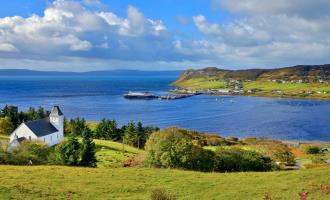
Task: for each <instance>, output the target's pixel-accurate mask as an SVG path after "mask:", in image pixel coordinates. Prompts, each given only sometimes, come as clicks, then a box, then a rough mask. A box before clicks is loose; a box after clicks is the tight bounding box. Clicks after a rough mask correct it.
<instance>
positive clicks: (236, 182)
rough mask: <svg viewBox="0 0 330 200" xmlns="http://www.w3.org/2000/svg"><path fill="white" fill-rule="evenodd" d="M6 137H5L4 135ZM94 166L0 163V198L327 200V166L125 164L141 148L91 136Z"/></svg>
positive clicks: (328, 182)
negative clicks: (160, 193) (161, 194)
mask: <svg viewBox="0 0 330 200" xmlns="http://www.w3.org/2000/svg"><path fill="white" fill-rule="evenodd" d="M3 138H4V137H3ZM94 141H95V143H96V147H97V154H96V155H97V159H98V160H99V162H98V167H97V168H82V167H65V166H10V165H0V199H123V200H124V199H125V200H128V199H132V200H139V199H141V200H142V199H150V194H151V192H152V191H153V190H155V189H164V190H166V191H167V192H169V193H170V194H172V195H174V196H175V197H176V198H177V199H189V200H192V199H196V200H197V199H198V200H199V199H207V200H209V199H219V200H220V199H246V200H248V199H260V200H261V199H263V198H264V197H265V196H266V195H268V196H270V197H271V198H272V199H288V200H292V199H299V193H300V192H302V191H307V192H308V193H309V198H310V199H318V200H322V199H329V197H330V194H329V191H328V190H327V189H326V188H327V187H326V186H329V185H330V176H329V174H330V167H319V168H315V169H303V170H295V171H274V172H244V173H243V172H240V173H202V172H193V171H184V170H177V169H156V168H146V167H143V166H140V167H129V168H125V167H123V162H124V161H125V160H127V159H130V158H133V157H134V156H136V155H138V154H143V153H144V151H143V150H138V149H136V148H133V147H130V146H127V145H122V144H121V143H116V142H112V141H104V140H94Z"/></svg>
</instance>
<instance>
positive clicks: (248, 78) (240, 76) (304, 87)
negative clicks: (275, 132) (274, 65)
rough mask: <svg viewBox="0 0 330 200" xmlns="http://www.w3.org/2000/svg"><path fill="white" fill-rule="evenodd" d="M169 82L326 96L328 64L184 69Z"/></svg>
mask: <svg viewBox="0 0 330 200" xmlns="http://www.w3.org/2000/svg"><path fill="white" fill-rule="evenodd" d="M171 85H173V86H176V87H179V88H183V89H189V90H204V91H205V90H219V89H232V90H233V89H240V90H242V92H240V94H241V95H255V96H276V97H294V98H317V99H330V64H328V65H299V66H294V67H286V68H278V69H248V70H223V69H218V68H205V69H199V70H186V71H185V72H183V73H182V74H181V76H180V77H179V78H178V79H177V80H176V81H175V82H173V83H172V84H171Z"/></svg>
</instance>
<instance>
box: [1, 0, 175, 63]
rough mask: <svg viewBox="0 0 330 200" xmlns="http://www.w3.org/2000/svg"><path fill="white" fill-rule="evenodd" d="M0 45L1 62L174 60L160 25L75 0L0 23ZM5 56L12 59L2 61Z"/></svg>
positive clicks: (134, 13) (132, 12)
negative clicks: (20, 59) (40, 13)
mask: <svg viewBox="0 0 330 200" xmlns="http://www.w3.org/2000/svg"><path fill="white" fill-rule="evenodd" d="M84 3H85V4H99V1H90V0H89V1H84ZM0 44H1V45H0V57H3V58H15V59H19V58H22V59H37V60H38V59H40V60H44V59H50V60H51V59H56V58H59V57H63V56H65V57H70V56H74V57H87V58H91V57H94V58H100V59H109V60H110V59H127V60H141V61H143V60H145V61H158V60H177V59H179V57H176V55H175V54H174V53H173V52H171V51H170V49H171V48H172V40H171V38H170V36H169V34H167V33H166V27H165V25H164V24H163V22H162V21H161V20H153V19H149V18H146V17H145V16H144V15H143V14H142V13H141V12H140V11H139V10H138V9H137V8H135V7H133V6H128V8H127V16H126V17H125V18H122V17H118V16H117V15H116V14H114V13H112V12H109V11H105V10H103V11H95V10H93V9H89V8H87V7H84V4H82V3H81V2H79V1H75V0H56V1H54V2H53V3H52V4H51V5H50V6H49V7H48V8H46V9H45V11H44V15H43V16H38V15H32V16H30V17H27V18H24V17H21V16H14V17H5V18H0ZM110 44H111V45H110ZM18 50H19V51H18ZM1 52H2V54H1ZM3 52H6V54H4V53H3ZM10 52H12V53H15V55H14V54H13V55H9V56H8V53H10Z"/></svg>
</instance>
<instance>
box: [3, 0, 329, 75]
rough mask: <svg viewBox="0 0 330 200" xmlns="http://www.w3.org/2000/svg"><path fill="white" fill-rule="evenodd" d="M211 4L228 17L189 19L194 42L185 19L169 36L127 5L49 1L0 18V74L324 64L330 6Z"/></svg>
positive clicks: (256, 0) (252, 1)
mask: <svg viewBox="0 0 330 200" xmlns="http://www.w3.org/2000/svg"><path fill="white" fill-rule="evenodd" d="M214 2H215V3H216V5H217V6H218V7H221V8H222V9H225V10H227V11H229V12H230V13H231V17H232V18H231V19H229V20H226V22H225V23H223V22H219V21H211V20H209V19H208V18H207V17H205V16H204V15H203V13H201V14H199V15H196V16H193V17H192V18H191V19H192V22H193V25H194V26H195V27H196V29H197V31H198V32H199V34H197V35H196V34H195V33H193V32H190V31H191V27H187V26H188V25H190V24H191V23H189V22H190V21H191V19H190V20H187V19H185V18H181V19H180V18H178V20H179V21H181V23H182V24H185V25H186V28H185V29H182V30H180V31H175V30H174V31H175V32H171V30H168V27H166V26H165V24H164V23H163V21H161V20H159V19H151V18H148V17H147V16H145V15H144V14H143V13H142V12H141V11H140V10H139V9H137V8H136V7H134V6H128V7H127V10H126V15H125V16H119V15H117V14H116V13H113V12H110V11H108V10H107V9H106V7H105V6H103V5H102V4H101V2H100V1H98V0H82V1H78V0H55V1H53V3H52V4H51V5H50V6H49V7H48V8H46V9H45V11H44V14H43V15H35V14H34V15H31V16H29V17H22V16H13V17H4V18H0V63H1V67H10V65H13V67H16V66H34V65H39V66H45V67H46V66H47V67H51V66H57V63H61V64H59V65H61V66H62V67H63V68H64V67H65V63H67V67H71V66H84V67H86V68H85V69H87V67H88V66H91V67H98V68H104V67H117V68H118V67H120V65H121V67H125V68H126V67H138V65H140V66H142V65H143V66H150V68H152V69H153V66H161V67H164V66H166V65H167V66H175V67H177V66H179V65H180V63H181V64H182V65H181V66H182V67H188V64H189V66H200V67H203V65H204V66H206V65H207V66H238V67H245V68H246V67H257V66H261V67H264V66H287V65H291V64H318V63H330V56H329V55H330V12H326V11H329V7H330V5H329V6H327V5H328V4H329V3H328V2H330V1H325V0H314V1H311V0H301V1H298V0H285V1H284V0H276V1H275V0H268V1H263V0H241V1H239V3H238V0H214ZM266 2H267V3H266ZM217 12H221V11H217ZM213 20H216V19H213ZM187 23H189V24H187ZM185 31H189V32H185ZM186 36H187V37H186ZM47 62H48V64H47ZM79 69H81V68H79ZM68 70H75V69H68Z"/></svg>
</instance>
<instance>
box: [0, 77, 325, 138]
mask: <svg viewBox="0 0 330 200" xmlns="http://www.w3.org/2000/svg"><path fill="white" fill-rule="evenodd" d="M177 77H178V76H177V75H175V74H166V73H160V74H157V73H155V74H146V75H143V74H138V75H134V74H133V75H132V74H130V75H123V74H121V75H120V74H119V75H118V74H116V75H104V76H103V75H74V76H73V75H65V76H61V75H56V76H0V106H1V107H3V106H5V105H6V104H7V105H15V106H18V107H19V109H20V110H27V109H28V108H29V107H38V106H43V107H45V108H46V109H51V107H52V106H53V105H60V107H61V109H62V111H63V113H64V114H65V116H66V117H67V118H75V117H83V118H85V119H86V120H87V121H99V120H101V119H103V118H108V119H115V120H116V121H117V122H118V124H119V125H124V124H126V123H128V122H129V121H135V122H138V121H141V122H142V123H143V124H144V125H150V126H158V127H160V128H165V127H173V126H175V127H181V128H186V129H191V130H197V131H201V132H205V133H213V134H218V135H220V136H224V137H239V138H246V137H259V138H273V139H281V140H296V141H330V101H322V100H302V99H284V98H266V97H249V96H208V95H198V96H193V97H190V98H184V99H178V100H158V99H154V100H127V99H124V98H123V94H125V93H127V92H128V91H149V92H153V93H155V94H158V95H160V94H166V93H167V91H168V90H169V89H172V87H171V86H169V84H170V83H171V82H173V81H174V80H176V78H177Z"/></svg>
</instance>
